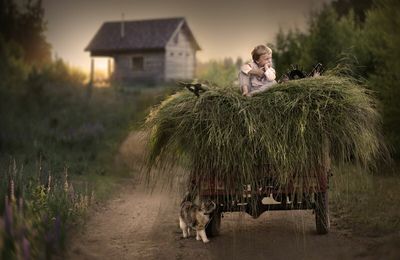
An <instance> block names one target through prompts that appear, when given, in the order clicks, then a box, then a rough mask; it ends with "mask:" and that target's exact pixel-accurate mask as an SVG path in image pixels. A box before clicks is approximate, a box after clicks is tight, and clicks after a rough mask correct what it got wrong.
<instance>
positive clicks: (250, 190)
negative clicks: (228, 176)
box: [196, 171, 331, 236]
mask: <svg viewBox="0 0 400 260" xmlns="http://www.w3.org/2000/svg"><path fill="white" fill-rule="evenodd" d="M330 175H331V174H330V172H329V171H321V172H320V174H319V177H318V178H314V179H313V181H310V180H309V179H308V180H305V181H304V182H303V185H302V187H301V188H300V189H299V187H298V184H294V183H289V184H288V185H285V186H282V185H280V184H279V183H277V181H276V180H274V178H269V179H267V180H264V181H262V182H260V185H258V186H257V187H252V186H251V185H245V186H243V188H242V189H237V188H233V187H232V186H230V185H229V184H227V183H226V182H224V181H223V180H218V179H215V178H214V179H203V180H201V181H200V182H199V184H198V185H196V186H197V187H198V188H197V192H198V195H199V196H200V198H201V199H205V200H207V199H210V200H212V201H214V202H215V203H216V205H217V208H216V210H215V211H214V212H213V213H212V215H211V220H210V223H209V224H208V226H207V229H206V232H207V235H210V236H216V235H218V234H219V232H220V226H221V219H222V217H223V213H224V212H246V213H248V214H249V215H251V216H252V217H253V218H258V217H259V216H260V215H261V214H262V213H263V212H265V211H274V210H313V211H314V214H315V224H316V229H317V233H318V234H327V233H328V232H329V227H330V222H329V204H328V187H329V177H330ZM261 183H262V184H261ZM299 190H301V193H300V192H299Z"/></svg>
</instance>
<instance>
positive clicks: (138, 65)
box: [132, 57, 143, 71]
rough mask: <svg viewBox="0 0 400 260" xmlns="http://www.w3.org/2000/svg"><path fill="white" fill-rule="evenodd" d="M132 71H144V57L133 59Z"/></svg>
mask: <svg viewBox="0 0 400 260" xmlns="http://www.w3.org/2000/svg"><path fill="white" fill-rule="evenodd" d="M132 70H134V71H141V70H143V57H133V58H132Z"/></svg>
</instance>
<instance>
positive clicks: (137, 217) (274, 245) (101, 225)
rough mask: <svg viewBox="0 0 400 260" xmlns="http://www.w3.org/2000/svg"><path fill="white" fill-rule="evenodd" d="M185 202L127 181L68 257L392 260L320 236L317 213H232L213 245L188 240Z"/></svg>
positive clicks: (131, 145) (338, 236) (337, 237)
mask: <svg viewBox="0 0 400 260" xmlns="http://www.w3.org/2000/svg"><path fill="white" fill-rule="evenodd" d="M130 138H131V141H128V142H125V143H124V144H123V146H122V147H121V152H122V153H123V155H127V154H126V153H128V154H130V155H132V153H131V152H130V150H131V149H133V150H135V151H136V153H138V149H137V147H136V146H137V145H138V142H132V141H134V140H135V138H136V137H135V135H131V137H130ZM128 140H129V138H128ZM127 157H129V156H127ZM131 158H132V157H131ZM122 160H123V158H122ZM180 199H181V198H180V195H179V192H175V193H172V192H170V191H169V192H167V191H164V192H161V191H154V192H153V193H150V192H149V191H146V190H145V189H144V188H143V186H142V185H139V184H137V183H135V182H134V181H131V182H127V183H126V185H125V186H124V187H123V189H122V190H121V191H120V194H118V195H117V196H116V197H114V198H113V199H111V200H109V201H108V202H107V204H106V205H104V206H102V207H98V208H97V209H95V210H94V212H93V214H91V216H90V219H89V221H88V223H87V225H86V227H85V229H84V230H83V231H82V232H81V233H78V234H75V235H73V238H72V241H71V245H70V246H69V250H68V259H341V260H343V259H358V258H360V259H361V258H362V259H377V258H378V259H379V258H381V259H388V258H387V255H386V256H383V255H382V257H379V256H378V257H377V255H375V256H369V252H371V251H369V250H368V248H367V244H366V243H365V242H359V241H357V240H355V239H350V238H348V237H347V236H344V235H343V234H342V233H340V232H339V231H337V230H335V228H334V227H333V228H332V231H331V233H330V234H328V235H323V236H321V235H317V234H316V231H315V223H314V215H312V212H311V211H286V212H285V211H284V212H265V213H264V214H262V215H261V216H260V217H259V218H258V219H252V218H251V217H250V216H249V215H246V214H240V213H226V214H225V215H224V218H223V219H222V224H221V235H220V236H218V237H215V238H211V241H210V243H208V244H203V243H202V242H200V241H196V240H195V237H193V236H192V237H190V238H189V239H182V238H181V236H182V234H181V231H180V229H179V226H178V214H179V203H180Z"/></svg>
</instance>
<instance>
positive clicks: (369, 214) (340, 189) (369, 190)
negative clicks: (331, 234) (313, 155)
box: [330, 166, 400, 237]
mask: <svg viewBox="0 0 400 260" xmlns="http://www.w3.org/2000/svg"><path fill="white" fill-rule="evenodd" d="M399 187H400V168H399V166H397V167H395V168H394V169H387V170H381V171H380V172H379V173H375V174H371V173H370V174H368V173H365V172H362V171H361V170H360V169H357V168H354V167H342V168H339V169H337V170H336V171H335V173H334V176H333V178H332V179H331V186H330V193H331V197H330V204H331V208H332V211H331V212H332V214H333V216H334V217H335V219H336V222H337V224H338V227H339V228H341V229H348V230H351V231H352V232H353V233H354V234H356V235H364V236H369V237H383V236H390V235H394V236H399V235H400V189H399Z"/></svg>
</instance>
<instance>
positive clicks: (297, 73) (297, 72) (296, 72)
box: [278, 63, 325, 83]
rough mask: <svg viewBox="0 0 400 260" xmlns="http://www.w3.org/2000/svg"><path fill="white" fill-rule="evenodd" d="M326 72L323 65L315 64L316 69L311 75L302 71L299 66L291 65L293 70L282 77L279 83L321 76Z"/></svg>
mask: <svg viewBox="0 0 400 260" xmlns="http://www.w3.org/2000/svg"><path fill="white" fill-rule="evenodd" d="M324 71H325V69H324V67H323V66H322V64H321V63H317V64H315V66H314V68H313V69H312V70H311V71H310V72H309V73H306V72H305V71H304V70H303V69H300V68H299V66H298V65H291V69H290V70H288V71H287V72H286V73H285V74H283V75H282V76H281V77H280V79H279V80H278V83H283V82H286V81H289V80H296V79H303V78H309V77H317V76H321V75H322V73H323V72H324Z"/></svg>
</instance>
